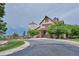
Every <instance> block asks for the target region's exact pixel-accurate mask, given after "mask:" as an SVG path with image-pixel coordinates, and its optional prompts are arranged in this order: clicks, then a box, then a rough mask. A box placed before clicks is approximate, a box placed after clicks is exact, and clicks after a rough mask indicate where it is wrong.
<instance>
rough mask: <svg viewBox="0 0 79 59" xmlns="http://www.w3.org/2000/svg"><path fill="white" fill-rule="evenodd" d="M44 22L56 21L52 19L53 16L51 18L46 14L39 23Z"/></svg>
mask: <svg viewBox="0 0 79 59" xmlns="http://www.w3.org/2000/svg"><path fill="white" fill-rule="evenodd" d="M43 23H54V24H55V22H54V20H52V19H51V18H49V17H48V16H45V18H44V19H43V20H42V21H41V22H40V24H39V25H41V24H43Z"/></svg>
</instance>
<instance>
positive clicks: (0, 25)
mask: <svg viewBox="0 0 79 59" xmlns="http://www.w3.org/2000/svg"><path fill="white" fill-rule="evenodd" d="M4 8H5V3H0V34H4V33H5V32H6V30H7V27H6V25H7V23H6V22H4V21H3V20H2V18H3V16H4V15H5V11H4Z"/></svg>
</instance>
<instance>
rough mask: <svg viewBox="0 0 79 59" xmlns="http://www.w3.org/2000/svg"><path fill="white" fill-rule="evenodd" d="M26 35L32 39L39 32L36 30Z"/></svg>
mask: <svg viewBox="0 0 79 59" xmlns="http://www.w3.org/2000/svg"><path fill="white" fill-rule="evenodd" d="M27 33H28V35H30V36H32V37H33V36H35V35H38V34H39V32H38V31H37V30H29V31H28V32H27Z"/></svg>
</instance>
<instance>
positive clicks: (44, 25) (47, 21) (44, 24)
mask: <svg viewBox="0 0 79 59" xmlns="http://www.w3.org/2000/svg"><path fill="white" fill-rule="evenodd" d="M57 22H60V21H59V19H58V18H56V17H54V18H53V19H51V18H49V17H48V16H45V17H44V19H43V20H42V21H41V22H40V23H39V26H38V27H37V28H36V29H35V30H38V31H39V35H38V37H48V32H47V29H48V26H50V25H54V24H56V23H57ZM62 22H63V21H62ZM31 25H32V24H31Z"/></svg>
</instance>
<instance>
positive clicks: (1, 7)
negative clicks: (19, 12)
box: [0, 3, 5, 17]
mask: <svg viewBox="0 0 79 59" xmlns="http://www.w3.org/2000/svg"><path fill="white" fill-rule="evenodd" d="M4 9H5V3H0V17H3V16H4V15H5V10H4Z"/></svg>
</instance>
